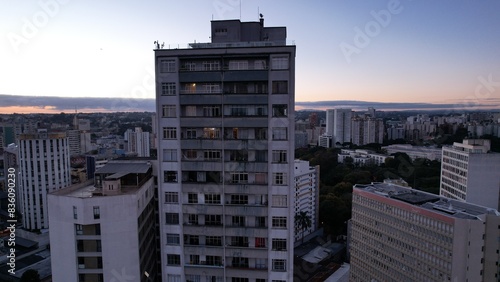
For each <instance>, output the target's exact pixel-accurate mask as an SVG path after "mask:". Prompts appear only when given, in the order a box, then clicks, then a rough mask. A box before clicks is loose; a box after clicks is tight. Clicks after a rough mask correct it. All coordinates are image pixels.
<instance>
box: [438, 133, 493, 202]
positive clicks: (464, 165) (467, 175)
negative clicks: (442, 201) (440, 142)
mask: <svg viewBox="0 0 500 282" xmlns="http://www.w3.org/2000/svg"><path fill="white" fill-rule="evenodd" d="M442 150H443V152H442V162H441V186H440V190H439V194H440V195H442V196H444V197H447V198H451V199H455V200H459V201H464V202H468V203H473V204H477V205H482V206H486V207H490V208H493V209H497V210H498V209H500V154H499V153H493V152H490V140H486V139H465V140H463V142H462V143H458V142H455V143H453V146H448V147H443V148H442Z"/></svg>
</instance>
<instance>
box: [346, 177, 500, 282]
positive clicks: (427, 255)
mask: <svg viewBox="0 0 500 282" xmlns="http://www.w3.org/2000/svg"><path fill="white" fill-rule="evenodd" d="M351 221H352V222H351V232H350V261H351V273H350V275H351V277H350V278H351V279H350V281H485V282H486V281H498V277H499V276H498V275H499V273H500V268H499V266H498V261H499V259H500V255H499V249H500V243H499V241H498V238H499V237H500V230H499V229H498V226H500V225H499V223H500V214H499V213H498V211H496V210H493V209H490V208H487V207H483V206H477V205H472V204H468V203H462V202H459V201H455V200H449V199H446V198H444V197H439V196H436V195H434V194H429V193H425V192H422V191H417V190H414V189H410V188H405V187H402V186H397V185H393V184H384V183H373V184H371V185H355V186H354V188H353V204H352V220H351Z"/></svg>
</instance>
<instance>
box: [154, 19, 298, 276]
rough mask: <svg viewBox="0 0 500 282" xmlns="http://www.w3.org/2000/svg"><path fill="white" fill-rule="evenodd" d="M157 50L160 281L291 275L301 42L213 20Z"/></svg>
mask: <svg viewBox="0 0 500 282" xmlns="http://www.w3.org/2000/svg"><path fill="white" fill-rule="evenodd" d="M211 23H212V34H211V39H212V42H211V43H192V44H190V45H189V48H187V49H182V48H181V49H159V46H157V47H158V49H157V50H155V65H156V82H157V90H156V105H157V119H158V120H157V124H158V131H157V132H158V133H159V136H158V139H159V140H158V156H159V163H160V165H159V167H160V168H159V171H160V176H161V177H160V179H159V180H158V182H159V189H158V190H159V201H160V226H161V230H160V231H161V232H160V233H161V234H160V236H161V240H162V241H161V242H162V244H161V246H162V250H161V253H162V272H163V280H164V281H188V280H189V281H202V282H204V281H249V282H257V281H292V280H293V242H294V214H295V213H294V203H295V202H294V192H295V191H294V189H293V185H294V166H293V160H294V159H293V156H294V141H293V137H294V92H295V91H294V88H295V46H293V45H287V44H286V27H264V19H261V20H260V22H240V21H239V20H227V21H212V22H211Z"/></svg>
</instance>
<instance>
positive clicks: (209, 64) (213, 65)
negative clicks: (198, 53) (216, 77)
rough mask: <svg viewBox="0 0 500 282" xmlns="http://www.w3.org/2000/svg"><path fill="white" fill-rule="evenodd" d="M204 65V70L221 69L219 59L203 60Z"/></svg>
mask: <svg viewBox="0 0 500 282" xmlns="http://www.w3.org/2000/svg"><path fill="white" fill-rule="evenodd" d="M202 66H203V70H204V71H216V70H220V62H219V61H203V63H202Z"/></svg>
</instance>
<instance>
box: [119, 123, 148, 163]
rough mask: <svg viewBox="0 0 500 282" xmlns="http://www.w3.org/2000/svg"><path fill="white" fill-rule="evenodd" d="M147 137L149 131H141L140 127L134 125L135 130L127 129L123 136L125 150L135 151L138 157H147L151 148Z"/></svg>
mask: <svg viewBox="0 0 500 282" xmlns="http://www.w3.org/2000/svg"><path fill="white" fill-rule="evenodd" d="M149 137H150V134H149V132H143V131H142V128H140V127H136V128H135V131H132V130H131V129H129V130H127V131H126V132H125V136H124V139H125V141H127V146H128V147H127V149H128V150H127V151H128V152H130V153H137V156H138V157H149V154H150V153H149V150H150V148H151V147H150V146H151V142H150V141H149Z"/></svg>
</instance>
